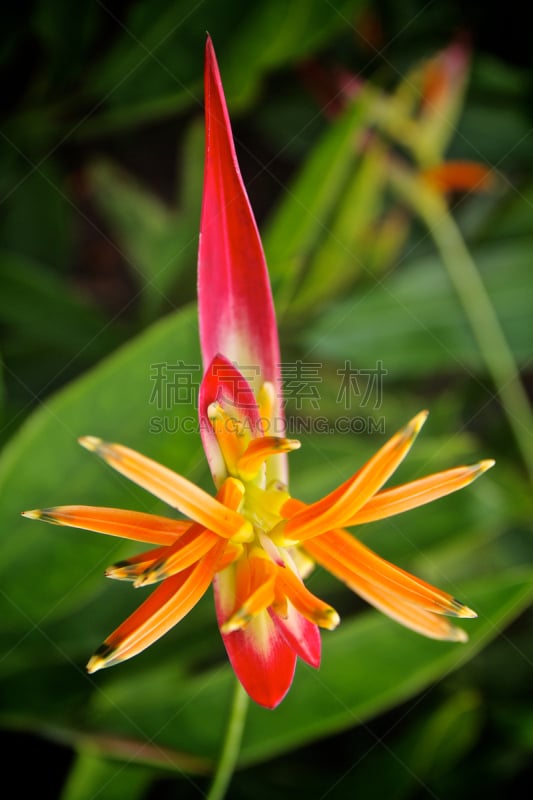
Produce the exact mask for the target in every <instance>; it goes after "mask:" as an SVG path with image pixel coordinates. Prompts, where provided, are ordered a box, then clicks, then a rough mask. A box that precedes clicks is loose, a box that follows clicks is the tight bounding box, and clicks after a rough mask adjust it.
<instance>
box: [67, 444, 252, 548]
mask: <svg viewBox="0 0 533 800" xmlns="http://www.w3.org/2000/svg"><path fill="white" fill-rule="evenodd" d="M79 441H80V444H81V445H82V446H83V447H85V448H86V449H87V450H90V451H91V452H94V453H96V454H97V455H99V456H100V457H101V458H103V459H104V461H106V462H107V463H108V464H109V465H110V466H111V467H113V469H116V470H117V472H120V473H121V474H122V475H125V476H126V477H127V478H129V479H130V480H132V481H134V482H135V483H137V484H138V485H139V486H142V487H143V488H144V489H147V490H148V491H149V492H151V493H152V494H153V495H155V497H159V499H160V500H163V501H164V502H165V503H168V504H169V505H170V506H173V507H174V508H177V509H178V510H179V511H181V512H182V514H186V515H187V516H188V517H191V518H192V519H193V520H195V522H199V523H201V524H202V525H204V526H205V527H206V528H209V530H212V531H214V532H215V533H218V535H219V536H223V537H225V538H231V537H235V538H236V539H242V540H249V539H251V538H252V537H253V528H252V525H251V524H250V522H248V520H245V519H244V517H241V516H240V515H239V514H237V513H235V512H234V511H232V510H231V509H229V508H227V507H225V506H223V505H222V503H220V502H219V501H218V500H215V498H214V497H211V495H209V494H207V492H204V491H203V489H200V488H199V487H198V486H196V485H195V484H194V483H191V481H188V480H187V479H186V478H184V477H182V476H181V475H178V474H177V473H176V472H173V471H172V470H170V469H168V468H167V467H164V466H162V465H161V464H158V463H157V461H152V459H150V458H146V456H143V455H141V454H140V453H136V452H135V450H130V448H129V447H124V446H123V445H120V444H111V443H109V442H104V441H102V439H98V438H96V437H95V436H84V437H83V438H82V439H80V440H79Z"/></svg>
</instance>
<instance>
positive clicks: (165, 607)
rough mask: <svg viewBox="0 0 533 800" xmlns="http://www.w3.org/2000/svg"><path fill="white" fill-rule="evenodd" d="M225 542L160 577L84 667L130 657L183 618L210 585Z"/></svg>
mask: <svg viewBox="0 0 533 800" xmlns="http://www.w3.org/2000/svg"><path fill="white" fill-rule="evenodd" d="M225 545H226V543H225V542H224V541H221V542H220V543H219V544H217V545H215V547H214V548H213V549H212V550H211V552H210V553H208V555H207V556H205V557H204V558H203V559H201V561H199V562H198V563H197V564H196V565H195V566H194V567H189V568H188V569H187V570H184V571H183V572H180V573H179V574H178V575H173V576H172V577H171V578H168V579H167V580H166V581H163V583H162V584H161V585H160V586H158V588H157V589H156V590H155V591H154V592H152V594H151V595H150V597H149V598H148V599H147V600H145V602H144V603H143V604H142V605H141V606H140V607H139V608H138V609H137V610H136V611H134V612H133V614H131V616H129V617H128V619H127V620H125V622H123V623H122V625H120V626H119V627H118V628H117V629H116V630H115V631H114V632H113V633H112V634H111V635H110V636H109V637H108V638H107V639H106V640H105V642H104V643H103V645H102V646H101V647H99V648H98V650H97V651H96V653H95V654H94V656H93V657H92V658H91V659H90V661H89V663H88V664H87V670H88V671H89V672H96V671H97V670H99V669H103V668H104V667H111V666H113V665H114V664H117V663H118V662H120V661H125V660H126V659H127V658H132V657H133V656H135V655H137V654H138V653H140V652H142V651H143V650H144V649H145V648H147V647H149V645H151V644H153V642H155V641H157V639H159V638H160V637H161V636H163V634H165V633H166V632H167V631H168V630H170V628H172V627H173V626H174V625H176V624H177V623H178V622H179V621H180V620H181V619H183V617H184V616H185V615H186V614H187V613H188V612H189V611H190V610H191V608H192V607H193V606H194V605H196V603H197V602H198V600H199V599H200V598H201V597H202V595H203V594H204V593H205V591H206V590H207V588H208V587H209V584H210V583H211V580H212V578H213V574H214V572H215V569H216V568H217V564H218V561H219V559H220V556H221V555H222V552H223V550H224V547H225Z"/></svg>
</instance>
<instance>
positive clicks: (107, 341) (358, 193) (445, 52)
mask: <svg viewBox="0 0 533 800" xmlns="http://www.w3.org/2000/svg"><path fill="white" fill-rule="evenodd" d="M517 8H518V6H517ZM506 10H507V13H506V15H505V17H502V11H501V5H498V6H496V4H489V6H487V5H486V4H484V5H483V6H478V5H477V4H469V5H468V6H466V7H464V8H463V7H462V6H461V4H458V3H454V2H451V0H449V1H448V2H444V0H435V2H432V3H429V4H428V3H425V2H422V0H412V2H409V3H402V4H396V3H392V2H389V1H388V0H383V1H382V2H377V0H375V1H374V2H373V1H372V0H369V1H368V2H364V0H336V1H335V2H324V0H290V1H289V2H277V1H276V0H264V1H263V2H258V3H255V4H250V3H248V2H244V0H235V2H233V3H231V4H221V3H217V2H215V0H203V1H202V2H198V3H196V4H194V3H193V4H191V3H190V2H187V3H186V2H182V0H175V1H174V2H170V1H169V0H155V1H153V2H150V3H149V2H148V1H147V0H137V2H129V3H128V2H120V3H113V4H111V3H106V2H105V0H104V1H103V2H100V0H98V2H94V0H82V2H79V3H77V4H76V9H75V13H73V9H72V4H70V3H68V2H67V0H34V1H33V2H28V3H25V4H24V3H19V4H17V5H15V6H12V8H11V9H10V10H8V11H6V12H4V20H3V21H4V25H3V34H2V47H1V49H0V59H1V63H2V67H3V71H4V74H5V75H6V77H7V81H6V82H5V83H6V89H5V91H4V95H3V103H2V122H1V124H0V143H1V144H0V162H1V169H0V196H1V198H2V215H1V219H0V352H1V354H2V375H1V384H0V385H1V389H0V397H1V413H2V424H1V432H0V439H1V442H2V446H3V453H2V456H1V461H0V516H1V523H2V526H1V529H2V535H1V537H0V553H1V558H0V597H1V601H2V616H1V623H0V625H1V630H0V636H1V641H2V650H1V655H0V693H1V706H0V722H1V723H2V728H3V731H4V733H3V734H2V746H3V751H4V754H5V757H6V763H9V759H10V758H14V756H13V753H16V754H17V760H18V759H19V758H20V753H21V752H22V753H23V756H24V758H25V760H26V763H27V764H28V765H32V768H28V769H27V770H23V771H22V772H20V771H19V772H18V773H17V781H18V787H19V789H20V791H21V792H22V793H26V794H29V793H30V792H31V791H38V792H39V795H40V797H42V798H58V797H59V798H62V800H78V798H89V797H94V796H98V797H102V798H112V797H126V796H127V797H129V798H148V799H149V800H155V799H157V798H165V797H169V796H175V794H176V792H179V795H180V797H183V798H189V797H190V798H196V797H201V796H202V792H204V791H205V787H206V785H207V782H208V780H209V777H208V775H209V772H210V770H211V767H212V762H213V758H214V757H215V756H216V754H217V752H218V750H219V747H220V741H221V737H222V735H223V727H224V719H225V716H226V712H227V703H228V691H229V686H230V682H231V676H230V670H229V668H228V667H227V665H226V663H225V658H224V652H223V647H222V644H221V643H220V640H219V637H218V632H217V630H216V626H215V624H214V622H213V614H212V599H211V598H210V597H206V598H204V600H203V601H202V602H201V603H200V605H199V606H198V608H197V609H196V611H195V616H194V620H192V621H189V620H184V622H183V623H182V624H181V625H180V626H179V628H178V629H176V630H175V631H174V632H173V633H172V634H169V636H167V637H166V638H165V639H164V640H162V641H161V642H160V644H159V645H158V647H157V648H154V649H153V650H152V651H148V652H146V653H145V654H143V655H142V656H140V657H139V658H137V659H135V660H133V661H131V662H128V663H127V664H124V665H123V666H122V667H121V669H120V670H117V671H111V672H110V673H109V674H105V673H104V674H102V676H100V675H97V676H88V675H86V674H85V672H84V668H83V665H84V663H85V655H86V653H87V652H88V651H91V650H92V649H94V647H95V646H96V645H97V644H98V643H99V641H100V635H101V631H102V630H105V629H108V628H109V629H110V628H111V627H112V625H113V624H114V621H116V619H117V618H118V617H121V616H122V615H124V616H126V615H127V614H128V612H129V611H131V610H132V609H133V608H134V607H135V606H136V605H137V604H138V597H136V596H135V594H134V593H133V592H132V593H128V592H124V591H121V588H122V587H120V586H119V587H117V586H113V585H112V584H107V583H106V582H104V581H102V579H101V576H102V572H103V569H104V568H105V566H106V565H107V564H108V563H110V562H112V561H116V560H118V559H120V558H121V557H123V556H124V555H126V554H130V551H131V547H130V548H122V547H121V546H120V544H116V543H115V542H112V541H110V540H109V539H106V538H104V537H101V538H98V537H93V536H86V535H84V534H83V532H79V534H78V533H77V532H72V531H66V530H62V529H61V528H57V529H52V530H50V531H48V530H46V529H44V528H43V527H40V526H31V524H30V523H28V522H27V521H26V520H22V519H20V518H19V512H20V511H21V510H23V509H24V508H28V507H34V506H36V505H43V506H44V505H46V506H49V505H60V504H63V503H65V502H77V503H98V504H101V505H117V506H119V507H128V508H136V509H137V510H139V511H147V512H150V513H161V512H162V505H160V504H159V503H158V501H157V500H154V499H153V498H151V497H149V496H147V495H146V494H145V493H144V492H142V490H137V489H134V488H132V487H131V486H125V483H126V482H124V481H120V480H118V479H114V478H113V475H112V474H111V473H109V472H108V471H107V470H106V467H105V466H104V465H101V464H98V463H93V462H92V461H91V460H90V459H87V458H84V455H83V453H82V452H79V448H78V446H77V442H76V439H77V437H78V436H81V435H84V434H86V433H87V432H91V433H94V434H96V435H98V436H102V437H103V438H108V437H112V438H114V439H118V440H120V441H122V442H124V443H125V444H127V445H129V446H131V447H135V448H136V449H139V450H141V451H143V452H145V453H146V454H147V455H150V456H151V457H152V458H155V459H158V460H160V461H162V462H164V463H166V464H168V465H169V466H171V467H172V468H173V469H175V470H176V471H178V472H180V473H182V474H184V475H186V476H187V477H188V478H190V479H191V480H193V481H195V482H199V483H200V484H201V485H203V486H204V487H205V488H208V487H209V485H210V479H209V475H208V473H207V469H206V467H205V463H204V459H203V453H202V449H201V444H200V438H199V436H198V431H197V428H196V427H195V426H196V400H197V391H198V387H199V384H200V380H201V370H200V363H201V362H200V355H199V345H198V334H197V324H196V310H195V308H194V307H193V305H192V304H193V302H194V298H195V294H196V288H195V281H196V258H197V249H198V224H199V218H200V201H201V191H202V170H203V122H202V103H203V97H202V95H203V92H202V70H203V47H204V43H205V31H206V30H209V32H210V33H211V35H212V37H213V40H214V43H215V45H216V48H217V55H218V58H219V62H220V66H221V70H222V73H223V75H224V85H225V89H226V94H227V99H228V105H229V107H230V113H231V115H232V120H233V125H234V133H235V139H236V145H237V150H238V155H239V160H240V163H241V167H242V171H243V174H244V178H245V182H246V184H247V188H248V192H249V194H250V197H251V201H252V205H253V207H254V211H255V213H256V215H257V217H258V219H259V225H260V228H261V232H262V235H263V240H264V244H265V249H266V253H267V260H268V262H269V268H270V273H271V278H272V282H273V287H274V294H275V302H276V308H277V311H278V318H279V323H280V328H281V341H282V347H283V351H282V362H283V363H282V375H283V379H284V384H285V413H286V415H287V420H288V426H289V435H295V436H297V438H299V439H301V440H302V442H303V445H304V452H305V453H306V456H305V459H303V458H302V457H301V455H299V454H294V455H293V457H292V458H293V461H294V465H295V469H294V470H293V477H292V489H293V491H294V493H295V494H297V495H298V496H300V497H302V499H304V500H311V499H313V498H315V497H317V496H319V495H321V494H323V493H324V491H327V490H328V489H333V488H334V487H335V486H336V485H338V484H339V483H340V482H341V481H342V480H344V479H345V478H347V477H348V476H349V475H351V474H352V473H353V471H354V469H357V468H358V467H359V466H361V465H362V464H363V463H364V461H365V459H366V458H367V457H368V456H369V455H370V454H371V453H372V452H373V451H375V450H376V449H377V447H379V445H380V444H381V443H382V442H383V441H384V440H385V438H386V436H387V435H391V434H392V433H393V432H394V430H396V429H397V428H399V427H400V425H401V424H402V423H403V422H404V421H405V418H406V409H409V410H417V409H419V408H424V407H429V408H430V409H431V412H432V413H431V417H430V420H429V422H428V424H427V426H426V430H425V436H424V438H423V439H421V440H420V442H419V443H417V445H416V448H415V449H414V451H413V454H412V458H410V460H409V462H408V463H407V464H406V465H405V466H404V467H402V469H401V473H402V474H401V475H400V476H398V477H399V479H401V480H403V479H405V480H412V479H416V478H417V477H419V476H420V475H423V474H426V473H427V472H428V471H435V470H437V469H443V468H446V467H447V466H452V465H453V464H455V463H458V461H460V462H470V461H476V460H479V459H480V458H485V457H489V456H490V457H495V458H496V460H497V465H496V467H495V469H493V470H492V471H491V472H490V473H489V474H488V475H487V476H485V477H484V480H483V481H480V482H477V483H476V484H475V485H474V486H472V487H470V488H469V489H467V490H465V491H464V492H461V493H459V494H458V495H456V496H452V497H449V498H446V499H442V500H439V502H438V505H435V506H430V507H428V508H421V509H418V510H416V511H412V512H410V513H409V514H408V515H404V516H400V517H397V518H394V519H393V520H389V521H383V522H381V523H378V524H377V525H373V526H372V527H371V528H369V530H368V531H367V530H366V529H365V527H364V526H361V527H360V528H359V529H358V531H357V533H358V536H361V538H362V539H363V540H364V541H366V542H367V543H368V544H369V545H370V546H371V547H372V549H374V550H376V551H377V552H379V553H381V554H382V555H384V556H386V557H387V558H389V559H391V560H394V561H395V563H398V564H401V566H402V567H404V568H406V569H410V570H413V571H414V572H416V573H417V574H420V575H421V576H422V577H424V578H425V579H427V580H429V581H431V582H436V583H438V585H439V586H441V587H442V588H443V589H446V590H448V591H450V592H451V593H454V594H455V593H458V594H459V596H460V597H461V599H462V600H463V599H464V601H465V602H466V603H468V605H471V606H472V607H474V608H476V610H477V611H478V612H479V620H477V621H476V622H475V623H473V624H472V626H471V627H470V628H469V632H471V641H470V642H469V643H468V644H467V645H465V646H464V647H461V648H458V647H457V646H454V645H447V644H443V643H440V642H430V641H425V640H423V639H421V638H420V637H417V636H416V635H415V634H413V633H410V632H409V631H404V630H402V629H400V628H399V627H398V626H395V625H394V623H392V622H389V621H387V620H385V619H383V618H380V617H379V616H378V615H377V614H375V613H374V612H371V611H367V609H366V608H365V607H364V606H363V604H362V603H361V604H360V603H359V601H357V599H355V598H354V597H352V596H351V595H350V594H349V593H348V592H346V591H344V590H343V589H342V588H340V587H338V585H337V584H336V583H335V582H334V581H333V580H330V578H329V577H328V576H327V575H326V574H325V573H320V572H319V573H317V574H316V575H315V576H313V578H312V580H311V581H310V588H311V589H312V591H313V592H317V593H319V594H320V596H322V597H324V598H325V599H327V601H328V602H330V603H332V604H333V605H334V606H335V607H336V608H337V609H338V610H339V612H340V613H341V615H342V617H343V625H342V627H341V629H339V631H337V632H336V634H335V637H328V636H325V637H324V640H325V641H324V650H325V657H324V666H323V667H322V668H321V670H320V671H319V672H318V673H315V672H314V671H313V670H311V669H308V668H306V667H305V666H304V665H299V667H298V670H297V673H296V677H295V681H294V686H293V689H292V691H291V695H290V696H289V698H288V699H287V700H286V701H285V703H284V704H283V706H282V707H281V708H280V709H278V710H277V711H276V712H274V713H271V712H268V711H265V710H264V709H259V708H257V709H255V708H254V709H252V711H251V712H250V717H249V719H248V721H247V727H246V733H245V745H244V748H243V752H242V756H241V762H240V763H241V767H242V769H241V771H240V772H239V773H237V775H236V777H235V780H234V783H233V785H232V795H231V796H232V797H235V798H239V797H243V798H244V797H250V796H254V797H255V798H258V799H259V800H261V798H262V797H265V798H267V797H268V798H270V797H271V796H272V795H273V794H274V793H275V794H276V796H278V797H289V796H292V795H293V793H294V791H295V790H296V789H298V792H299V793H303V792H307V794H308V796H310V797H328V798H339V799H340V800H341V799H342V798H344V797H352V796H354V794H355V793H356V792H357V793H361V794H363V793H364V794H365V795H366V796H369V797H383V796H387V797H389V798H419V797H424V796H437V797H439V798H448V797H450V798H451V797H453V798H454V800H456V799H457V800H461V798H463V797H464V798H466V797H471V795H472V793H473V791H474V790H475V791H476V793H481V792H483V794H484V795H485V796H486V797H487V798H491V797H495V798H496V797H498V798H499V797H501V796H502V795H503V793H504V792H506V793H507V792H509V793H512V792H514V796H520V791H521V790H522V789H521V787H523V786H524V785H525V784H526V782H527V781H528V780H530V779H531V777H532V776H531V766H530V764H531V750H532V746H533V745H532V742H533V710H531V708H529V707H528V705H527V703H526V702H525V697H526V693H527V691H528V690H529V687H530V685H531V672H532V662H533V644H532V637H531V632H530V625H531V611H528V607H529V605H530V603H531V600H532V598H533V568H532V566H531V564H532V549H533V548H532V547H531V522H530V520H531V471H532V460H531V454H532V447H533V446H532V438H531V437H532V435H533V432H532V430H531V424H530V411H529V408H528V406H527V403H526V395H525V392H526V391H527V389H528V388H530V387H531V374H532V373H531V363H532V362H531V358H532V349H533V348H532V342H531V317H532V308H533V302H532V300H533V296H532V295H533V282H532V281H531V277H530V275H531V251H532V246H533V215H532V213H531V207H532V202H533V148H532V146H531V139H532V136H533V120H532V112H531V86H532V77H533V72H532V65H531V61H530V59H531V52H530V46H529V40H528V34H529V29H528V27H527V25H526V24H525V22H524V20H523V19H521V17H520V13H519V12H517V13H513V10H514V11H516V9H513V3H511V4H507V6H506ZM526 31H527V33H526ZM465 242H466V247H465ZM454 270H455V271H454ZM495 331H496V333H495ZM515 367H517V368H518V369H519V370H520V380H517V378H516V376H515ZM451 431H459V433H456V434H455V435H453V437H451V436H450V432H451ZM299 458H300V459H301V463H299V464H296V462H297V460H298V459H299ZM104 475H105V480H103V479H102V478H103V477H104ZM141 591H142V590H141ZM155 650H157V652H155ZM38 765H45V767H46V769H38Z"/></svg>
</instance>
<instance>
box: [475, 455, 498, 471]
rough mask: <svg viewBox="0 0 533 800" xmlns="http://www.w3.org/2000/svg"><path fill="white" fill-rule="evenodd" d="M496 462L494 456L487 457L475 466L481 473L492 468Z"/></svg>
mask: <svg viewBox="0 0 533 800" xmlns="http://www.w3.org/2000/svg"><path fill="white" fill-rule="evenodd" d="M495 463H496V462H495V460H494V459H493V458H485V459H483V461H480V462H479V464H475V467H476V468H477V471H478V474H479V475H481V474H482V473H483V472H486V471H487V470H488V469H491V468H492V467H493V466H494V464H495Z"/></svg>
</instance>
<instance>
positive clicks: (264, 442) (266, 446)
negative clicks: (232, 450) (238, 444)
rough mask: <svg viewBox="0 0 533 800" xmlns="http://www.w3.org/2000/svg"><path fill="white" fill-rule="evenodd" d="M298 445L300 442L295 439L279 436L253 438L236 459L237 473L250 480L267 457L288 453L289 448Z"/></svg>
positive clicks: (296, 448) (298, 446)
mask: <svg viewBox="0 0 533 800" xmlns="http://www.w3.org/2000/svg"><path fill="white" fill-rule="evenodd" d="M300 446H301V445H300V442H299V441H298V440H297V439H282V438H280V437H279V436H264V437H262V438H261V439H253V440H252V441H251V442H250V444H249V445H248V447H247V448H246V450H245V451H244V453H243V454H242V456H241V457H240V458H239V459H238V461H237V470H238V472H239V475H240V476H241V478H242V479H243V480H245V481H248V480H252V478H255V476H256V475H257V473H258V472H259V470H260V469H261V467H262V465H263V463H264V462H265V460H266V459H267V458H269V457H270V456H275V455H277V454H278V453H289V452H290V451H291V450H298V449H299V448H300Z"/></svg>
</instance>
